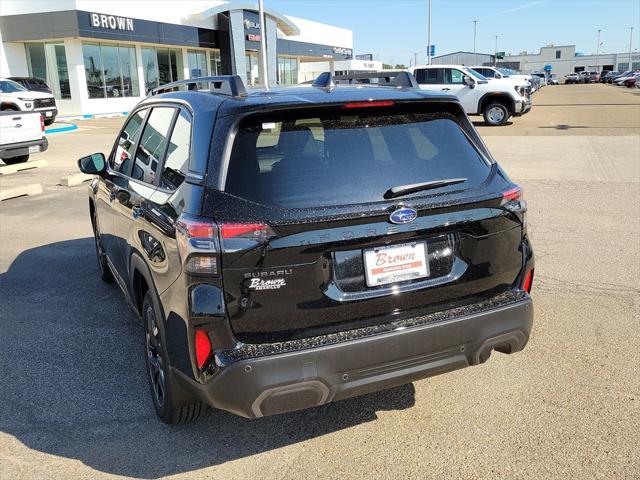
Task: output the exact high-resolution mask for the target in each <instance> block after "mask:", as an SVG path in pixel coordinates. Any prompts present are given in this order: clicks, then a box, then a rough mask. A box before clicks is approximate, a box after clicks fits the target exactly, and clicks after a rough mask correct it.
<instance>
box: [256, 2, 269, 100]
mask: <svg viewBox="0 0 640 480" xmlns="http://www.w3.org/2000/svg"><path fill="white" fill-rule="evenodd" d="M258 14H259V16H260V56H261V57H262V61H261V62H260V63H261V64H262V81H263V82H264V88H265V89H266V90H269V74H268V72H267V40H266V38H265V32H266V28H265V25H264V4H263V0H258Z"/></svg>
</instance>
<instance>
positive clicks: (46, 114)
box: [34, 107, 58, 120]
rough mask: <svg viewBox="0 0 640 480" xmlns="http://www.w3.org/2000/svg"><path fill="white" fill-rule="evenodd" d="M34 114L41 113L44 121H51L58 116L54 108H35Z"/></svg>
mask: <svg viewBox="0 0 640 480" xmlns="http://www.w3.org/2000/svg"><path fill="white" fill-rule="evenodd" d="M34 112H38V113H41V114H42V118H44V119H45V120H53V119H55V118H56V117H57V116H58V109H57V108H56V107H42V108H36V109H35V110H34Z"/></svg>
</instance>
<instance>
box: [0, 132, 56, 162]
mask: <svg viewBox="0 0 640 480" xmlns="http://www.w3.org/2000/svg"><path fill="white" fill-rule="evenodd" d="M34 147H37V148H39V150H38V152H31V151H30V149H31V150H32V149H34ZM47 148H49V142H48V141H47V139H46V138H45V137H42V138H39V139H38V140H30V141H28V142H18V143H9V144H7V145H0V158H14V157H20V156H22V155H29V154H30V153H39V152H44V151H46V150H47Z"/></svg>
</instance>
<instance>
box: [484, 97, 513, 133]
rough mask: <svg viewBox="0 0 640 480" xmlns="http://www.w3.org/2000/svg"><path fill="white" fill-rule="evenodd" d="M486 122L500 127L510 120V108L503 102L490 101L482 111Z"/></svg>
mask: <svg viewBox="0 0 640 480" xmlns="http://www.w3.org/2000/svg"><path fill="white" fill-rule="evenodd" d="M482 116H483V117H484V123H486V124H487V125H489V126H491V127H499V126H501V125H504V124H505V123H507V120H509V110H508V109H507V107H506V106H505V105H504V104H503V103H498V102H494V103H490V104H489V105H487V106H486V107H484V110H483V111H482Z"/></svg>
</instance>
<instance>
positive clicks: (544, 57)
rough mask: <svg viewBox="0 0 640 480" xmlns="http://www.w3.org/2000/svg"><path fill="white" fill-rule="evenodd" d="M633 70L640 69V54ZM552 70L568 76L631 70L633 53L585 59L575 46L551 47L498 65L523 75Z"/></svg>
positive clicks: (515, 57) (589, 56) (509, 58)
mask: <svg viewBox="0 0 640 480" xmlns="http://www.w3.org/2000/svg"><path fill="white" fill-rule="evenodd" d="M631 58H632V68H633V69H640V53H638V52H633V53H632V55H631ZM547 65H548V66H550V67H551V73H555V74H556V75H558V76H564V75H567V74H569V73H576V72H582V71H584V70H588V71H598V72H601V71H602V70H619V71H624V70H629V52H626V53H601V54H600V55H597V56H596V55H582V54H580V53H578V52H576V46H575V45H547V46H546V47H542V48H540V52H539V53H527V52H521V53H520V54H518V55H507V56H505V57H504V59H502V60H499V61H498V66H505V67H509V68H513V69H514V70H521V71H523V72H537V71H543V70H544V68H545V67H546V66H547Z"/></svg>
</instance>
